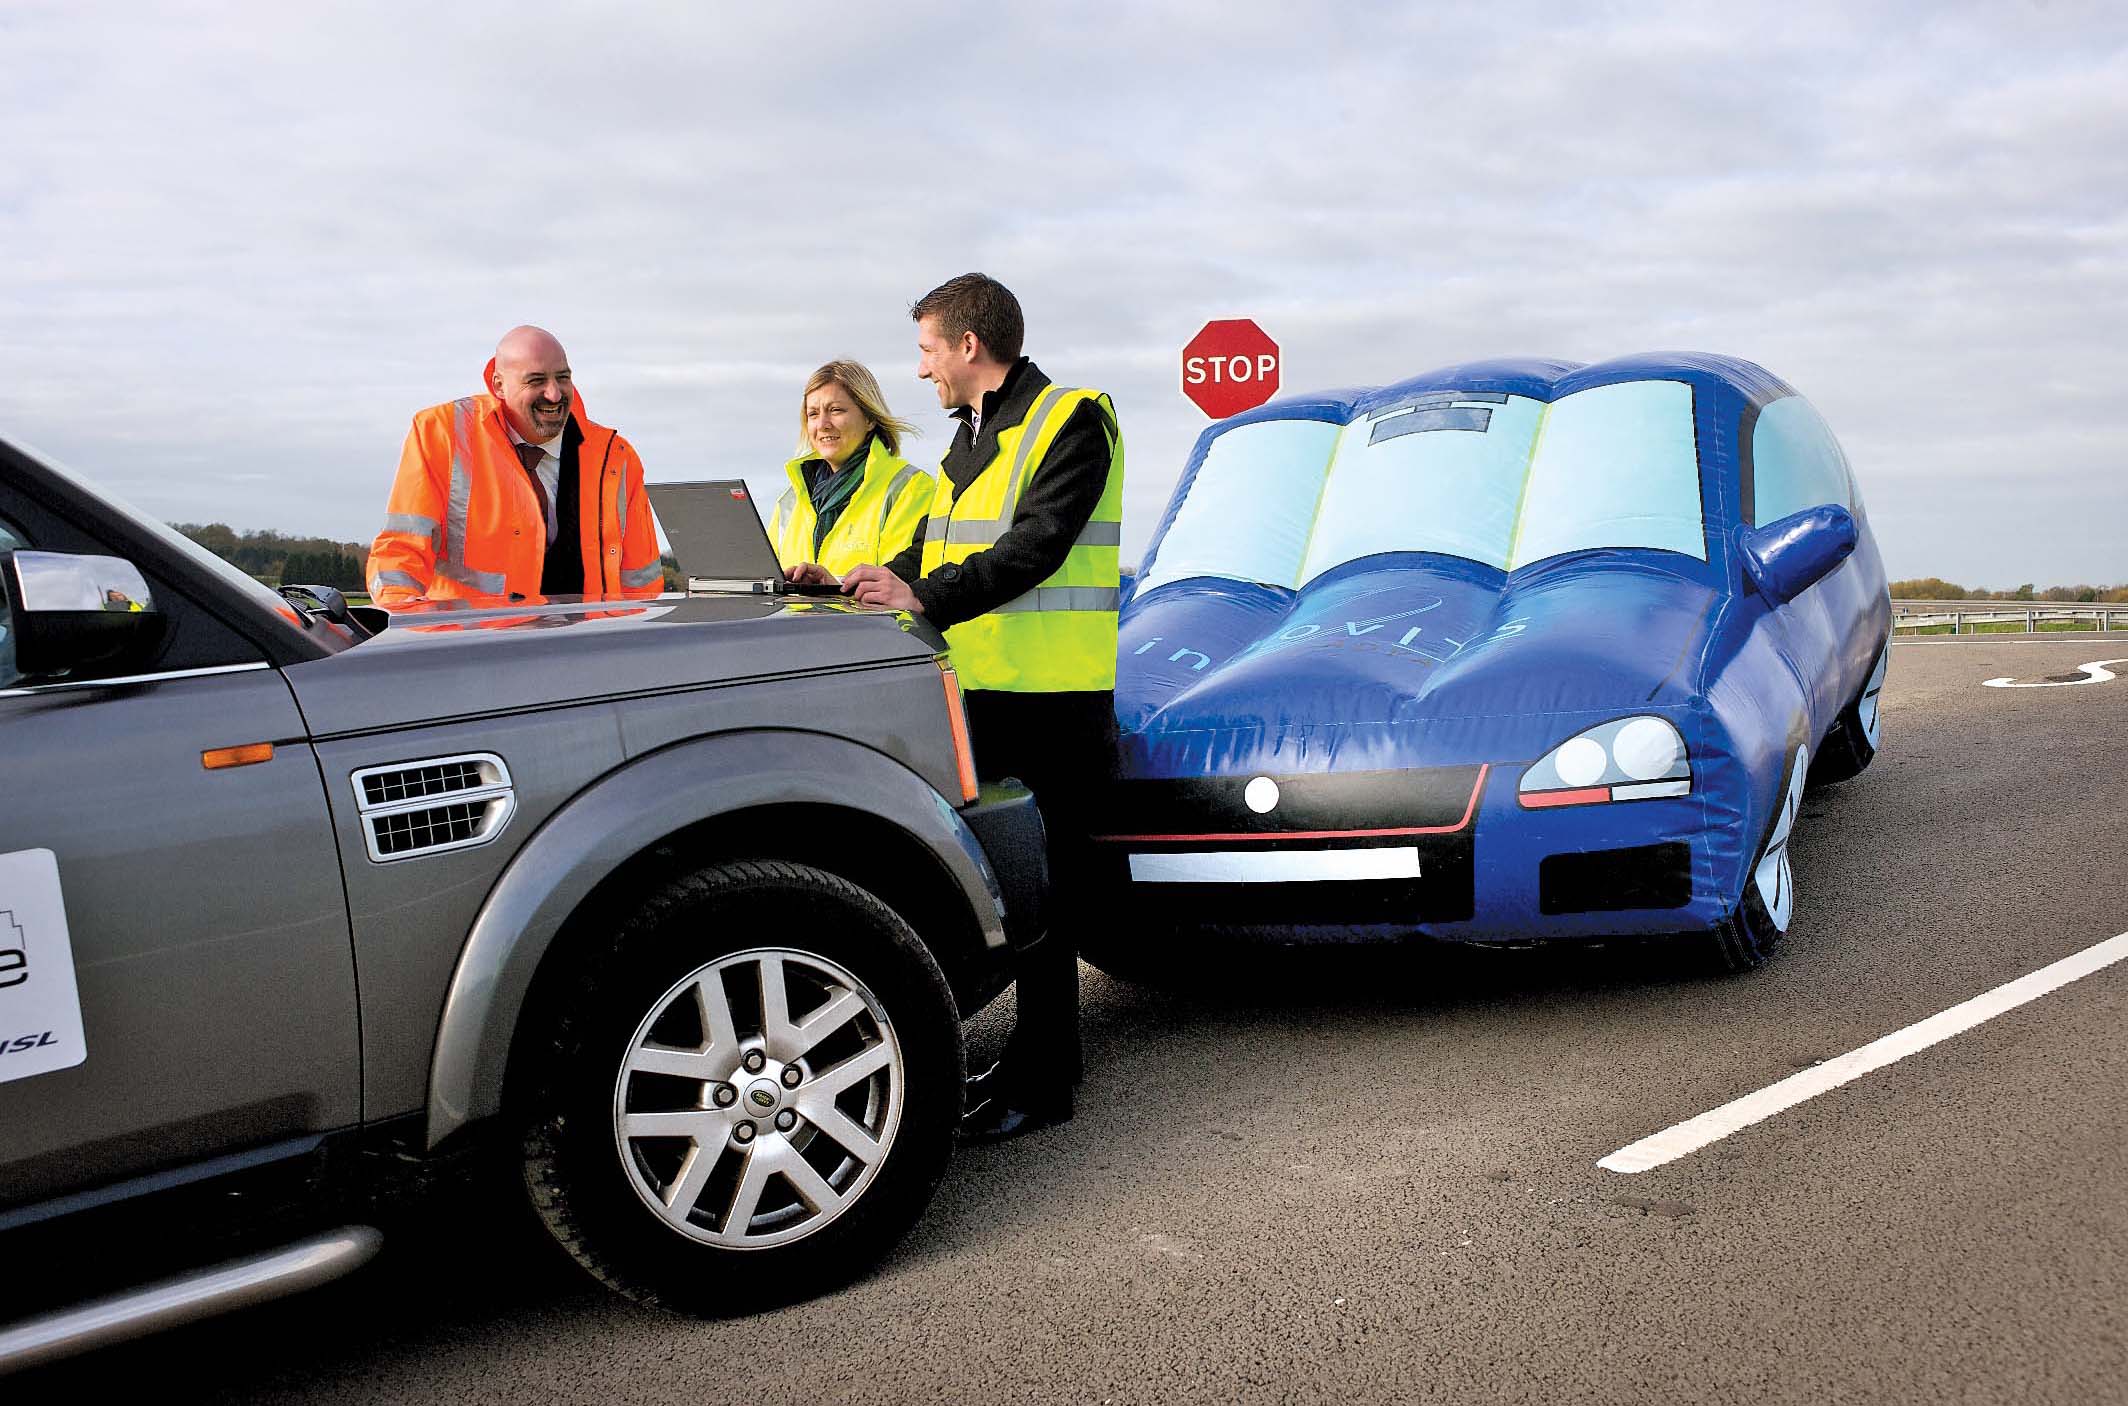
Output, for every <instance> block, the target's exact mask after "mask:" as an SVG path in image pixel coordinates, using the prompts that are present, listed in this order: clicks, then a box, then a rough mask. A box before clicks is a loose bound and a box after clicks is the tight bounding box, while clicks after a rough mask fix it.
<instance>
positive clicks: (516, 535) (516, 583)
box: [369, 360, 665, 606]
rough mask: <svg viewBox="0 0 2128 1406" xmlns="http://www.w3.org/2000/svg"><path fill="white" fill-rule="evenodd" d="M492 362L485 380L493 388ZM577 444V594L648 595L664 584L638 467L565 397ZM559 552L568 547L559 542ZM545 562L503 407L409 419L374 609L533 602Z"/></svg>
mask: <svg viewBox="0 0 2128 1406" xmlns="http://www.w3.org/2000/svg"><path fill="white" fill-rule="evenodd" d="M494 371H495V363H494V362H493V361H492V360H491V361H489V363H488V365H487V369H486V370H485V371H484V372H483V373H482V374H481V378H480V380H481V384H482V385H492V384H494V381H493V377H494ZM569 414H570V416H571V418H573V419H574V420H575V421H576V427H577V429H578V430H579V431H581V432H582V434H583V437H584V438H583V443H582V444H581V445H579V446H578V449H577V480H576V486H577V493H578V500H577V501H578V512H577V522H578V523H579V524H580V530H579V534H578V535H579V541H578V543H577V544H576V545H577V549H578V550H580V551H582V552H583V554H584V594H585V595H586V596H592V597H597V596H604V597H607V598H613V597H624V596H637V597H640V596H654V595H656V594H658V592H659V591H660V590H661V589H662V588H663V585H664V580H665V572H664V568H663V567H662V566H661V565H660V564H659V561H658V535H657V524H656V522H655V520H654V519H653V518H652V517H651V515H650V500H649V498H648V497H647V496H646V495H645V494H644V492H643V461H642V460H640V459H638V458H637V457H636V453H635V449H634V448H633V446H631V445H630V444H629V443H628V441H627V440H625V439H622V438H621V437H620V435H618V434H616V433H614V431H612V430H611V429H608V428H607V427H606V426H604V425H598V424H593V423H592V421H591V419H590V417H589V416H587V415H586V414H585V413H584V402H583V397H582V396H581V395H580V394H577V393H575V392H574V391H573V390H572V394H571V399H570V406H569ZM554 545H555V547H556V549H557V550H560V549H562V548H564V547H566V546H567V545H568V544H567V543H564V542H562V541H560V540H558V539H557V540H556V542H555V544H554ZM546 561H547V533H546V519H545V518H544V517H543V516H542V515H541V513H540V495H539V490H538V489H537V488H535V487H534V486H533V483H532V479H531V477H530V476H529V475H527V474H526V472H525V469H524V465H523V464H522V463H520V462H519V460H518V458H517V450H516V448H515V446H513V445H512V443H511V441H510V432H509V429H508V426H507V424H506V422H505V421H504V419H503V408H502V402H500V401H498V400H497V399H496V398H495V397H494V396H492V395H485V394H483V395H469V396H466V397H465V398H463V399H461V400H454V401H450V402H448V403H446V404H443V405H432V406H430V407H429V408H428V409H426V410H424V411H422V412H421V413H420V414H418V415H416V416H415V417H414V427H413V429H411V430H409V431H408V432H407V436H406V448H405V449H404V450H403V451H402V452H401V453H400V455H399V476H398V477H397V478H396V479H394V480H393V482H392V496H391V501H390V502H389V503H388V504H387V505H386V509H385V514H384V530H383V531H382V532H380V533H378V534H377V540H376V542H375V543H374V544H372V545H371V547H370V549H369V594H370V599H371V600H373V601H375V602H376V603H377V604H378V605H386V606H389V605H403V604H405V603H406V602H408V601H414V600H422V599H424V598H425V599H429V600H440V599H444V598H446V597H450V596H508V595H513V594H514V595H520V596H537V595H538V594H539V583H540V574H541V572H542V571H543V570H544V569H545V566H546Z"/></svg>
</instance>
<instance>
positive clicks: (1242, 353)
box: [1182, 317, 1278, 420]
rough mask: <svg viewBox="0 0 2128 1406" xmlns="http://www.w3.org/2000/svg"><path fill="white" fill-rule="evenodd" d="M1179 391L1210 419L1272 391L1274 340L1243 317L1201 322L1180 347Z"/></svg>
mask: <svg viewBox="0 0 2128 1406" xmlns="http://www.w3.org/2000/svg"><path fill="white" fill-rule="evenodd" d="M1182 393H1183V394H1184V395H1186V396H1188V397H1189V398H1190V401H1191V402H1192V403H1193V404H1194V405H1196V407H1197V408H1198V409H1199V410H1202V411H1203V412H1204V413H1205V414H1207V415H1209V416H1211V417H1212V418H1213V419H1215V420H1223V419H1225V418H1226V417H1227V416H1229V415H1239V414H1240V413H1241V412H1242V411H1244V410H1254V409H1255V408H1256V407H1257V406H1259V405H1261V404H1263V403H1264V402H1265V401H1267V400H1269V399H1270V398H1271V397H1272V396H1274V395H1276V394H1278V343H1276V342H1274V341H1272V340H1271V339H1270V338H1269V337H1267V336H1265V335H1264V330H1263V329H1262V328H1261V327H1258V326H1257V325H1256V324H1255V323H1254V322H1252V321H1251V320H1249V319H1248V318H1246V317H1230V318H1222V319H1220V320H1218V321H1215V322H1207V323H1206V324H1205V325H1204V327H1203V329H1202V330H1200V331H1199V332H1198V333H1197V335H1196V336H1194V337H1192V338H1190V340H1189V344H1188V345H1187V346H1185V347H1183V349H1182Z"/></svg>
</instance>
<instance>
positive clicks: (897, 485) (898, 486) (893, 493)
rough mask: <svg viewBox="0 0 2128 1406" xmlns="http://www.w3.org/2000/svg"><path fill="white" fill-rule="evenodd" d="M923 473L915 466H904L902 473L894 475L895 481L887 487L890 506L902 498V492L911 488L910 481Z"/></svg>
mask: <svg viewBox="0 0 2128 1406" xmlns="http://www.w3.org/2000/svg"><path fill="white" fill-rule="evenodd" d="M922 472H923V470H922V469H919V468H918V467H916V465H914V464H903V465H902V466H901V472H900V473H898V474H896V475H894V481H893V482H892V483H890V484H888V485H887V503H888V505H889V506H892V504H893V502H894V500H895V499H897V498H899V497H901V491H902V490H903V489H904V488H907V487H908V486H909V480H910V479H912V478H915V477H916V476H917V475H918V474H920V473H922Z"/></svg>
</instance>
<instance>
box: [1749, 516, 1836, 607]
mask: <svg viewBox="0 0 2128 1406" xmlns="http://www.w3.org/2000/svg"><path fill="white" fill-rule="evenodd" d="M1855 540H1856V534H1855V516H1854V514H1853V513H1850V512H1849V511H1847V509H1845V508H1843V507H1841V506H1840V505H1839V504H1838V503H1824V504H1820V505H1819V506H1818V507H1815V508H1805V509H1803V511H1801V512H1799V513H1790V514H1789V515H1788V516H1787V517H1784V518H1781V519H1780V520H1779V521H1777V522H1769V523H1767V524H1766V525H1765V526H1764V527H1747V528H1745V529H1744V531H1743V533H1742V534H1741V536H1740V539H1739V545H1740V546H1741V547H1742V548H1743V557H1744V573H1745V574H1746V575H1747V576H1749V577H1750V578H1751V582H1752V584H1753V585H1755V586H1757V587H1758V588H1759V589H1760V590H1761V591H1763V592H1764V593H1765V594H1766V595H1767V596H1768V597H1769V598H1770V599H1771V600H1772V601H1773V603H1774V604H1776V605H1786V604H1787V603H1788V602H1789V601H1792V600H1794V599H1795V598H1796V597H1797V596H1799V595H1801V594H1803V592H1805V591H1807V590H1809V589H1810V588H1811V587H1812V586H1814V585H1816V584H1817V583H1818V582H1819V581H1821V580H1823V579H1824V578H1825V576H1826V574H1827V573H1828V572H1830V571H1831V570H1832V569H1833V568H1834V567H1836V566H1838V565H1839V564H1840V563H1841V562H1843V561H1846V560H1847V557H1848V554H1849V553H1850V552H1852V551H1854V549H1855Z"/></svg>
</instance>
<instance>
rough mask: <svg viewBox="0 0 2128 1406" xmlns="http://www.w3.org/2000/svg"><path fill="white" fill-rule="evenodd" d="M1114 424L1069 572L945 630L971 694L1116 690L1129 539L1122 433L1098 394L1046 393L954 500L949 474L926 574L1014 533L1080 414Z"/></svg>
mask: <svg viewBox="0 0 2128 1406" xmlns="http://www.w3.org/2000/svg"><path fill="white" fill-rule="evenodd" d="M1089 400H1090V401H1093V402H1095V403H1096V404H1098V405H1099V406H1100V407H1101V413H1102V414H1103V415H1105V416H1106V417H1107V419H1108V431H1109V443H1110V445H1111V446H1112V447H1111V449H1110V453H1109V460H1108V483H1107V486H1106V487H1105V488H1103V489H1102V491H1101V501H1100V502H1099V503H1098V504H1097V505H1095V507H1094V512H1093V516H1092V517H1091V518H1089V519H1088V520H1087V523H1086V526H1085V527H1084V528H1082V529H1081V530H1080V532H1079V535H1078V538H1077V539H1076V540H1075V541H1074V542H1073V543H1072V545H1071V550H1070V551H1069V552H1067V553H1065V555H1064V564H1063V565H1062V566H1059V567H1058V568H1057V569H1056V571H1055V572H1054V573H1053V574H1052V575H1051V576H1050V577H1049V578H1048V579H1047V580H1045V581H1043V582H1042V583H1041V584H1040V585H1039V586H1036V587H1035V588H1034V589H1033V590H1031V591H1028V592H1027V593H1026V594H1024V595H1022V596H1019V597H1017V598H1016V599H1013V600H1009V601H1006V602H1005V603H1004V604H1003V605H1000V606H997V607H995V608H994V609H992V610H990V611H989V612H987V613H986V614H983V615H979V616H977V617H976V618H975V619H973V620H969V621H966V622H964V623H962V624H959V625H955V626H954V627H953V628H952V629H950V630H948V631H946V644H947V645H948V647H949V648H950V649H951V650H952V658H953V667H954V670H955V671H956V672H957V673H959V675H960V679H961V687H963V688H989V689H998V690H1001V691H1003V692H1007V693H1069V692H1076V691H1080V690H1088V689H1112V688H1114V687H1115V686H1116V601H1117V597H1118V594H1119V592H1118V587H1119V585H1120V584H1121V578H1120V577H1119V576H1118V575H1117V572H1116V553H1117V550H1118V548H1119V547H1120V546H1121V545H1122V535H1123V434H1122V431H1120V430H1119V429H1118V428H1117V427H1116V408H1115V406H1113V405H1112V404H1110V403H1109V399H1108V397H1107V396H1105V395H1103V394H1102V393H1101V392H1099V391H1090V390H1071V389H1068V388H1066V387H1063V386H1048V387H1045V388H1044V389H1043V391H1042V393H1041V394H1040V395H1038V396H1037V397H1035V402H1034V404H1033V406H1032V407H1030V408H1029V409H1028V411H1027V418H1026V419H1024V420H1022V421H1021V422H1020V423H1019V424H1018V425H1016V426H1013V427H1012V428H1009V429H1005V430H1001V431H999V432H998V437H997V456H996V457H995V458H993V459H992V460H991V461H990V462H989V463H988V464H986V465H984V466H983V471H982V472H981V473H979V474H977V475H976V476H975V478H974V480H973V481H972V482H970V483H969V485H968V486H967V487H966V488H964V489H962V490H961V491H960V496H959V497H955V496H954V492H953V480H952V479H951V478H949V477H947V475H946V474H945V473H943V472H941V473H940V474H939V476H938V487H937V489H936V491H935V494H934V496H933V498H932V500H931V519H930V521H929V522H928V523H926V524H925V526H924V555H923V574H924V575H926V576H928V575H930V574H931V573H932V572H933V571H936V570H937V569H938V568H939V567H941V566H943V565H945V564H946V563H947V562H961V561H966V560H967V559H968V558H970V557H972V556H974V555H975V554H976V553H977V552H981V551H985V550H987V549H988V548H989V547H990V545H991V544H992V543H994V542H996V541H997V540H998V538H1000V537H1002V536H1004V535H1005V530H1006V529H1007V528H1009V527H1011V526H1012V515H1013V512H1014V510H1016V509H1017V508H1018V507H1019V503H1020V493H1021V491H1022V490H1023V489H1024V488H1026V486H1027V484H1028V483H1029V482H1030V481H1031V480H1032V479H1033V478H1034V476H1035V475H1036V474H1037V473H1039V472H1040V471H1041V468H1042V461H1043V459H1044V458H1045V457H1046V456H1047V455H1048V453H1049V447H1050V445H1051V444H1053V443H1055V442H1056V438H1057V435H1058V434H1059V433H1060V432H1061V431H1062V430H1063V428H1064V425H1065V422H1066V421H1068V420H1070V419H1071V416H1072V412H1073V411H1075V410H1077V409H1078V408H1079V407H1080V405H1082V404H1084V403H1085V402H1087V401H1089Z"/></svg>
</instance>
